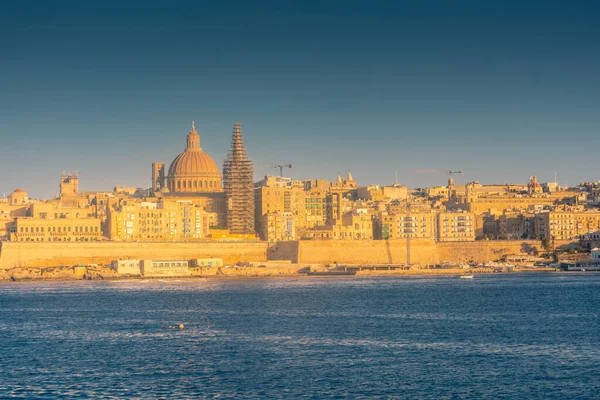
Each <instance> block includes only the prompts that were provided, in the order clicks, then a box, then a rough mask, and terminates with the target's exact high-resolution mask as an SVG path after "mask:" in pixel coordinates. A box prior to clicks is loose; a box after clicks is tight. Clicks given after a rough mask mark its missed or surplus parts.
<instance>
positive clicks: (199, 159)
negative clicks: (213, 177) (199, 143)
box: [169, 150, 219, 175]
mask: <svg viewBox="0 0 600 400" xmlns="http://www.w3.org/2000/svg"><path fill="white" fill-rule="evenodd" d="M205 173H212V174H219V168H218V167H217V164H216V163H215V161H214V160H213V159H212V158H211V156H209V155H208V154H206V153H204V152H202V151H187V150H186V151H184V152H183V153H181V154H180V155H178V156H177V157H176V158H175V160H173V162H172V163H171V167H170V168H169V175H196V174H205Z"/></svg>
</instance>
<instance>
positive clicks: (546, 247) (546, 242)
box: [542, 237, 552, 254]
mask: <svg viewBox="0 0 600 400" xmlns="http://www.w3.org/2000/svg"><path fill="white" fill-rule="evenodd" d="M542 249H544V250H546V254H550V250H551V249H552V241H551V240H550V238H547V237H546V238H543V239H542Z"/></svg>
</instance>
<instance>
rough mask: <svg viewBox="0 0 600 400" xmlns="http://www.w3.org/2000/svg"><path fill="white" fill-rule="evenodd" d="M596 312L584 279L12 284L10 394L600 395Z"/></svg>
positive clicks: (2, 335)
mask: <svg viewBox="0 0 600 400" xmlns="http://www.w3.org/2000/svg"><path fill="white" fill-rule="evenodd" d="M599 313H600V275H597V274H585V273H583V274H568V273H549V274H530V275H480V276H476V277H475V279H472V280H471V279H469V280H467V279H458V277H435V278H424V277H398V278H396V277H385V278H370V277H369V278H366V277H365V278H360V277H328V278H325V277H323V278H306V277H304V278H270V279H246V280H236V279H222V280H216V279H212V280H211V279H194V280H192V279H190V280H164V281H161V280H128V281H91V282H90V281H85V282H17V283H5V284H0V398H4V397H16V398H19V397H20V398H57V397H63V398H170V399H179V398H214V397H218V398H236V399H237V398H256V399H268V398H285V399H288V398H353V399H359V398H407V399H413V398H431V399H444V398H463V399H471V398H472V399H481V398H521V399H533V398H540V399H542V398H544V399H547V398H573V399H585V398H589V399H592V398H600V391H599V390H600V320H599ZM180 323H183V324H184V325H185V327H184V329H183V330H181V329H178V328H175V329H170V328H169V326H176V325H179V324H180Z"/></svg>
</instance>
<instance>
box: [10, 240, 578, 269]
mask: <svg viewBox="0 0 600 400" xmlns="http://www.w3.org/2000/svg"><path fill="white" fill-rule="evenodd" d="M1 244H2V247H1V249H0V269H7V268H13V267H54V266H61V265H71V266H72V265H76V264H109V263H110V261H111V260H114V259H118V258H123V259H124V258H132V259H154V260H190V259H193V258H222V259H223V263H224V264H225V265H233V264H235V263H236V262H238V261H249V262H253V261H254V262H260V261H266V260H267V259H269V260H291V262H293V263H296V264H298V263H300V264H331V263H333V262H337V263H339V264H363V265H365V264H405V263H406V241H405V240H388V241H385V240H355V241H338V240H335V241H334V240H323V241H317V240H314V241H312V240H309V241H300V242H298V241H289V242H280V243H272V244H269V243H113V242H107V243H91V242H88V243H43V242H38V243H27V242H2V243H1ZM565 244H568V242H567V241H556V243H555V245H556V246H557V247H558V246H562V245H565ZM533 248H536V249H537V250H538V251H540V252H541V246H540V242H539V241H524V240H515V241H491V240H490V241H476V242H455V243H449V242H448V243H443V242H441V243H436V242H435V241H432V240H424V239H419V240H417V239H415V240H412V241H411V246H410V252H411V263H412V264H420V265H428V264H437V263H442V262H444V261H447V262H450V263H460V262H469V261H474V262H485V261H492V260H498V259H499V258H501V257H502V256H503V255H506V254H525V253H527V252H528V251H529V250H531V249H533Z"/></svg>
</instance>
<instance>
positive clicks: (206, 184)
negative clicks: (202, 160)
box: [171, 180, 218, 191]
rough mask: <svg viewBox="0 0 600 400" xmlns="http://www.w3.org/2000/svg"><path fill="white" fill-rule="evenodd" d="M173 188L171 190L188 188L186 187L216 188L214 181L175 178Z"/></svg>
mask: <svg viewBox="0 0 600 400" xmlns="http://www.w3.org/2000/svg"><path fill="white" fill-rule="evenodd" d="M175 186H176V187H175V188H173V189H171V190H178V191H179V190H188V189H200V190H202V189H218V184H217V182H216V181H206V180H205V181H192V180H188V181H186V180H177V181H176V182H175Z"/></svg>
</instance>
